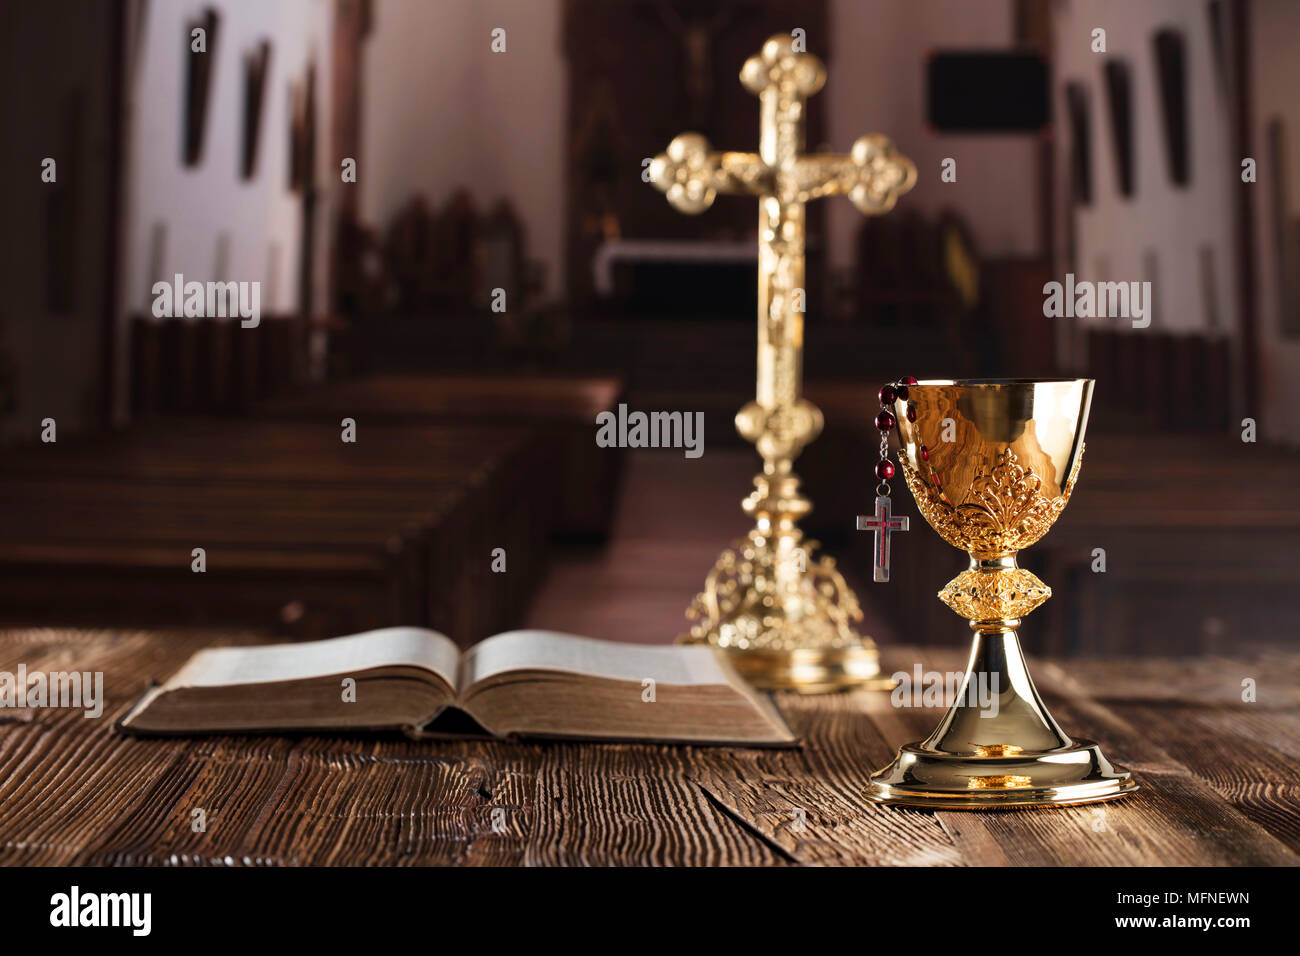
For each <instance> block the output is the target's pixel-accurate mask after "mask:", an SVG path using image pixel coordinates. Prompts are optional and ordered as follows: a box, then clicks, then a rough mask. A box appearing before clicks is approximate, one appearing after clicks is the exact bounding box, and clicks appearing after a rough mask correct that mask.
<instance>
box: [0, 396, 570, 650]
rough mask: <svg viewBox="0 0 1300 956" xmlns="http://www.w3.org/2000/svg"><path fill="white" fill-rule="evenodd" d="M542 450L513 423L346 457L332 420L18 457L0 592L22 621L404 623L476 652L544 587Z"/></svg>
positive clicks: (10, 475) (3, 532)
mask: <svg viewBox="0 0 1300 956" xmlns="http://www.w3.org/2000/svg"><path fill="white" fill-rule="evenodd" d="M544 445H545V442H544V441H542V440H540V439H538V438H536V437H535V436H529V435H528V434H526V433H524V432H521V431H519V430H514V431H511V430H509V429H473V428H459V429H457V428H412V427H401V428H397V427H391V428H385V427H382V426H371V427H369V428H366V429H365V430H364V431H362V432H360V433H359V434H358V440H357V442H356V443H355V444H348V443H344V442H342V441H341V440H340V430H339V429H338V428H336V427H333V426H325V425H310V424H283V423H281V424H265V423H235V422H214V421H201V420H200V421H193V422H186V423H183V424H182V423H173V424H170V425H168V426H165V427H164V426H157V427H153V428H148V429H140V430H136V431H133V432H130V433H126V434H123V435H117V436H109V437H104V438H97V439H90V440H86V441H84V442H76V443H73V442H67V441H65V442H61V443H59V444H57V445H48V446H38V447H33V448H29V449H25V450H23V451H20V452H18V453H17V454H15V455H13V456H11V457H10V459H9V460H8V461H7V462H6V463H5V467H4V468H3V469H0V494H2V495H3V498H4V501H5V505H4V506H3V507H2V508H0V569H2V570H3V573H2V574H0V598H2V599H3V606H4V608H5V614H6V616H7V617H9V618H10V619H11V620H29V621H48V620H77V621H82V622H85V621H87V620H99V621H101V622H103V621H104V620H105V619H108V620H116V621H125V622H129V623H132V624H140V623H145V622H147V623H176V622H181V623H188V624H193V623H222V624H240V625H253V626H263V627H278V628H279V629H282V630H287V631H289V632H290V633H294V634H300V635H303V636H311V635H322V634H329V633H338V632H342V631H347V630H357V629H364V628H366V627H376V626H384V625H388V624H396V623H411V624H421V625H425V626H431V627H436V628H438V629H440V630H443V631H445V632H446V633H448V634H449V635H451V636H453V637H455V638H456V639H458V640H460V641H462V642H466V643H468V642H471V641H473V640H477V639H479V638H481V637H484V636H487V635H488V634H490V633H494V632H495V631H497V630H502V629H505V628H507V627H510V626H512V625H513V624H514V623H515V621H516V620H517V619H518V617H519V615H520V614H521V613H522V611H523V607H524V604H525V603H526V601H527V600H528V598H529V596H530V594H531V591H532V589H533V587H534V586H535V585H536V583H537V581H538V580H539V579H540V577H541V574H542V571H543V568H544V560H545V553H546V538H547V537H548V535H549V532H550V516H551V514H552V513H553V510H554V508H553V503H552V502H553V494H554V488H553V486H551V485H550V484H549V483H548V479H547V473H546V469H545V463H546V455H545V448H544ZM195 547H203V548H205V549H206V551H207V555H206V557H207V563H208V569H207V571H206V573H205V574H202V575H200V574H195V573H194V572H192V571H191V568H190V562H191V557H190V552H191V549H192V548H195ZM495 547H501V548H504V549H505V550H506V554H507V561H508V564H507V572H506V573H504V574H493V573H492V572H491V570H490V561H491V551H492V548H495Z"/></svg>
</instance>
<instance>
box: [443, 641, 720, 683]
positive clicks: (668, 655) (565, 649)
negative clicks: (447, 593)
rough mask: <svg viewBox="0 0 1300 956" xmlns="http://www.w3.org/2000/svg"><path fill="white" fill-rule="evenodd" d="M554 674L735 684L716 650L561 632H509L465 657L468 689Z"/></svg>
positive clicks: (464, 676)
mask: <svg viewBox="0 0 1300 956" xmlns="http://www.w3.org/2000/svg"><path fill="white" fill-rule="evenodd" d="M523 670H544V671H545V670H550V671H562V672H565V673H573V674H584V675H587V676H591V677H599V678H604V679H607V680H617V681H633V682H635V683H640V682H641V681H642V680H644V679H645V678H647V677H649V678H652V679H654V681H655V682H656V683H659V684H676V685H681V686H699V685H713V684H723V685H729V684H731V680H730V679H729V678H728V676H727V674H726V672H725V671H724V670H723V668H722V665H721V664H720V663H719V662H718V660H717V658H716V657H715V656H714V652H713V651H712V649H710V648H708V647H704V646H700V645H681V644H664V645H659V644H619V643H616V642H613V641H599V640H596V639H594V638H590V637H577V636H575V635H572V634H560V633H557V632H555V631H508V632H506V633H505V634H497V635H496V636H494V637H489V638H487V639H486V640H484V641H480V642H479V643H478V644H475V645H474V646H473V647H472V648H470V649H469V650H468V651H466V652H465V655H464V659H463V661H462V664H461V681H462V682H461V684H460V686H461V687H462V688H468V687H471V686H472V685H473V684H475V683H477V682H478V681H480V680H483V679H485V678H488V677H492V676H493V675H496V674H501V673H504V672H507V671H523Z"/></svg>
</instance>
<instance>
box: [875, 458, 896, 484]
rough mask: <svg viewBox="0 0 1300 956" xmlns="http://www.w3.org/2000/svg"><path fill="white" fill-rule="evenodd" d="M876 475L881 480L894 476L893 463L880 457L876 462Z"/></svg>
mask: <svg viewBox="0 0 1300 956" xmlns="http://www.w3.org/2000/svg"><path fill="white" fill-rule="evenodd" d="M876 477H877V478H879V479H880V480H881V481H888V480H889V479H890V478H893V477H894V463H893V462H892V461H890V460H889V459H888V458H882V459H880V461H878V462H876Z"/></svg>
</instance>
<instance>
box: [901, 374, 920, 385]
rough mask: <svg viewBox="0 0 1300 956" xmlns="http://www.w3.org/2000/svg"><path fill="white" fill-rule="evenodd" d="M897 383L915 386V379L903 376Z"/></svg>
mask: <svg viewBox="0 0 1300 956" xmlns="http://www.w3.org/2000/svg"><path fill="white" fill-rule="evenodd" d="M899 381H900V382H902V383H903V384H904V385H915V384H917V381H916V379H915V378H914V377H913V376H911V375H904V376H903V377H902V378H900V379H899Z"/></svg>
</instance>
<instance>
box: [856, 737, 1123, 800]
mask: <svg viewBox="0 0 1300 956" xmlns="http://www.w3.org/2000/svg"><path fill="white" fill-rule="evenodd" d="M1073 743H1074V745H1073V746H1071V747H1065V748H1062V749H1059V750H1053V751H1045V752H1041V753H1019V754H1016V755H1015V756H1010V757H982V756H968V755H965V754H952V753H943V752H941V751H938V750H929V749H926V748H925V747H923V746H922V745H921V744H908V745H907V746H905V747H902V748H901V749H900V750H899V752H898V756H897V757H896V758H895V759H894V762H893V763H891V764H890V765H889V766H888V767H885V768H884V769H883V770H880V771H877V772H876V773H874V774H872V776H871V785H870V787H869V788H868V789H867V793H866V797H867V799H869V800H874V801H875V802H877V803H890V804H895V805H901V806H909V807H929V808H931V809H942V810H993V809H999V808H1013V807H1052V806H1057V807H1059V806H1069V805H1071V804H1078V803H1098V802H1100V801H1103V800H1115V799H1118V798H1119V797H1122V796H1124V795H1125V794H1127V793H1131V792H1132V791H1134V790H1136V789H1137V786H1138V785H1137V781H1136V780H1134V779H1133V777H1132V775H1131V774H1130V773H1129V772H1128V771H1127V770H1125V769H1124V768H1123V767H1116V766H1113V765H1112V764H1111V763H1110V762H1109V761H1108V760H1107V759H1106V758H1105V756H1104V755H1103V754H1102V752H1101V748H1100V747H1098V746H1097V745H1096V744H1095V743H1093V742H1092V741H1090V740H1076V741H1074V742H1073Z"/></svg>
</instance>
